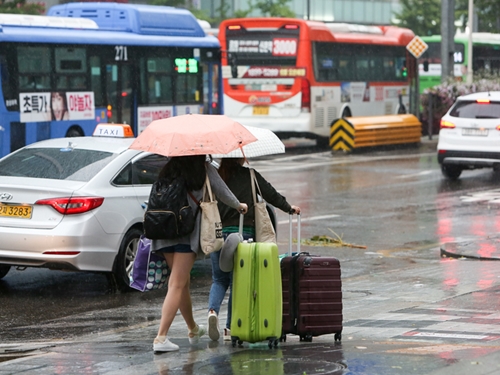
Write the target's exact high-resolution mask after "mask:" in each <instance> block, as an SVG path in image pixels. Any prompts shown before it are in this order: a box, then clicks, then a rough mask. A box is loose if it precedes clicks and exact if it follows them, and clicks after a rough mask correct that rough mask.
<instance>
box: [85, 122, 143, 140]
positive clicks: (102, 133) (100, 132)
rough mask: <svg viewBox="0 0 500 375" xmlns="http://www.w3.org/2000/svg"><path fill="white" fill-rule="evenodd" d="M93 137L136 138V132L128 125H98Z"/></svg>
mask: <svg viewBox="0 0 500 375" xmlns="http://www.w3.org/2000/svg"><path fill="white" fill-rule="evenodd" d="M92 136H93V137H115V138H130V137H134V132H133V131H132V128H131V127H130V125H128V124H98V125H97V126H96V128H95V130H94V134H92Z"/></svg>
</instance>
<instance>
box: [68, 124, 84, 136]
mask: <svg viewBox="0 0 500 375" xmlns="http://www.w3.org/2000/svg"><path fill="white" fill-rule="evenodd" d="M83 136H84V134H83V130H82V129H81V128H80V127H79V126H72V127H71V128H69V129H68V131H67V132H66V137H83Z"/></svg>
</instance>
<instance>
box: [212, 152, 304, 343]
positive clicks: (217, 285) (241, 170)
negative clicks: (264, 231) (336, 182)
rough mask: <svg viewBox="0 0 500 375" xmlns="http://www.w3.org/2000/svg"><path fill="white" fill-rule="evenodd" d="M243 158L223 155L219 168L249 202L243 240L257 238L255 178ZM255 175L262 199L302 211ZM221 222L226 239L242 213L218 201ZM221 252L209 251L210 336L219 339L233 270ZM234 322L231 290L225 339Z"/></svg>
mask: <svg viewBox="0 0 500 375" xmlns="http://www.w3.org/2000/svg"><path fill="white" fill-rule="evenodd" d="M244 160H245V159H243V158H224V159H222V161H221V165H220V167H219V175H220V176H221V177H222V180H223V181H224V182H225V183H226V185H227V186H228V188H229V189H230V190H231V191H232V192H233V194H234V195H235V196H236V198H238V200H239V201H240V202H248V212H247V214H246V215H245V216H244V220H243V239H245V240H247V239H250V238H253V239H255V209H254V206H253V197H252V185H251V184H252V178H251V175H250V170H249V168H246V167H243V163H244ZM255 178H256V179H257V183H258V184H259V187H260V191H261V193H262V198H263V199H264V200H265V201H266V202H268V203H269V204H271V205H273V206H274V207H276V208H279V209H280V210H282V211H284V212H288V213H297V214H298V213H300V208H299V207H297V206H292V205H290V204H289V203H288V202H287V200H286V198H285V197H284V196H282V195H281V194H280V193H278V192H277V191H276V189H275V188H274V187H273V186H272V185H271V184H270V183H269V182H267V181H266V180H265V179H264V177H262V176H261V174H260V173H259V172H257V171H255ZM218 206H219V212H220V216H221V221H222V233H223V235H224V238H226V237H227V236H228V235H229V234H230V233H235V232H238V227H239V220H240V214H239V213H238V211H236V210H234V209H231V208H230V207H229V206H227V205H225V204H224V203H222V202H219V203H218ZM219 258H220V251H217V252H214V253H211V254H210V259H211V261H212V286H211V288H210V295H209V298H208V309H209V310H208V335H209V337H210V338H211V339H212V340H214V341H217V340H219V336H220V332H219V323H218V315H219V311H220V306H221V304H222V301H223V299H224V296H225V294H226V291H227V289H228V288H229V287H230V285H231V281H232V272H224V271H222V270H221V269H220V267H219ZM230 325H231V292H230V294H229V306H228V313H227V320H226V327H225V328H224V340H231V333H230V331H229V329H230Z"/></svg>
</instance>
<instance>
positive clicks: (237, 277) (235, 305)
mask: <svg viewBox="0 0 500 375" xmlns="http://www.w3.org/2000/svg"><path fill="white" fill-rule="evenodd" d="M232 288H233V291H232V316H231V341H232V344H233V346H236V343H238V344H239V345H242V344H243V342H244V341H246V342H249V343H256V342H260V341H265V340H267V341H268V345H269V348H272V347H273V346H274V347H276V346H278V341H279V338H280V337H281V328H282V318H283V302H282V288H281V270H280V261H279V253H278V246H277V245H276V244H275V243H268V242H266V243H260V242H242V243H240V244H239V245H238V248H237V250H236V253H235V255H234V269H233V286H232Z"/></svg>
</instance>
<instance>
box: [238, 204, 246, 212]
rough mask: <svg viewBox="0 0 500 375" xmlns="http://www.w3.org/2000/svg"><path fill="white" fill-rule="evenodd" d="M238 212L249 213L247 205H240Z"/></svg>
mask: <svg viewBox="0 0 500 375" xmlns="http://www.w3.org/2000/svg"><path fill="white" fill-rule="evenodd" d="M238 212H239V213H240V214H243V215H244V214H246V213H247V212H248V206H247V204H246V203H240V206H239V207H238Z"/></svg>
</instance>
